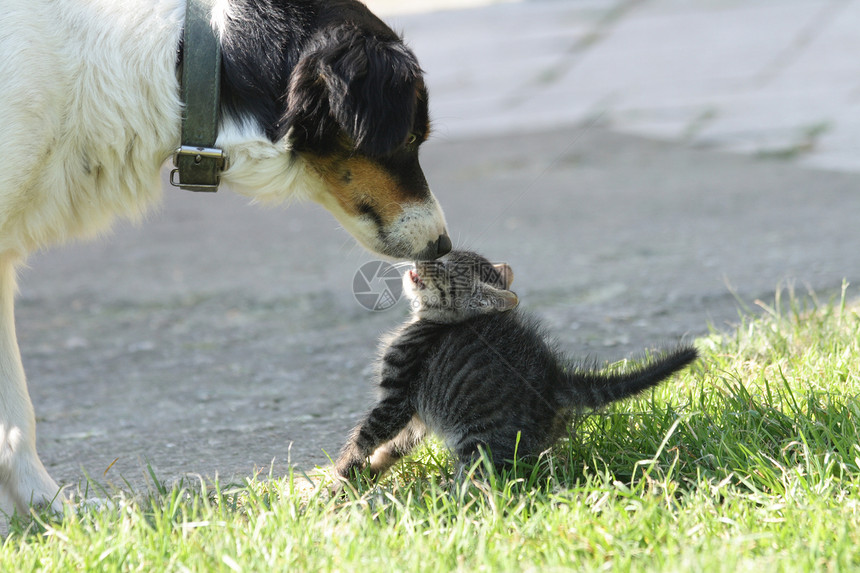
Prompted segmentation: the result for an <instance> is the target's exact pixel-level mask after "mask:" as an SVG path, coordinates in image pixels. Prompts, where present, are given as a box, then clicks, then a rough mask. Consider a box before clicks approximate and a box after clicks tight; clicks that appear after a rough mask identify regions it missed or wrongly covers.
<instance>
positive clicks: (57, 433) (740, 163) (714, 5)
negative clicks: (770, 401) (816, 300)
mask: <svg viewBox="0 0 860 573" xmlns="http://www.w3.org/2000/svg"><path fill="white" fill-rule="evenodd" d="M687 6H689V5H688V4H686V3H681V2H671V1H668V0H666V1H655V2H606V1H588V2H586V1H582V2H561V1H548V0H547V1H543V2H539V1H534V2H524V3H513V4H498V5H492V6H487V7H483V8H476V9H472V10H461V11H452V12H439V13H431V14H425V15H398V16H396V17H394V19H395V21H396V22H402V26H400V27H402V29H403V30H404V32H405V33H406V35H407V36H408V37H409V38H411V39H412V44H413V46H414V47H415V49H416V51H417V52H418V54H419V57H420V59H421V60H422V62H423V64H424V66H425V67H426V68H427V71H428V81H429V82H430V86H431V90H432V91H431V102H432V110H433V115H434V117H435V118H436V120H435V123H436V135H435V136H434V139H433V140H432V141H431V142H430V143H428V144H427V146H426V148H425V150H424V151H422V154H423V162H424V165H425V170H426V172H427V175H428V178H429V180H430V181H431V184H432V185H433V186H434V189H435V191H436V193H437V195H438V197H439V199H440V200H441V202H442V204H443V205H444V207H445V209H446V213H447V216H448V220H449V225H450V229H451V232H452V235H453V238H454V240H455V243H456V244H457V245H458V246H461V247H469V248H474V249H478V250H481V251H483V252H484V253H486V254H487V255H488V256H489V257H491V258H493V259H496V260H504V261H507V262H509V263H510V264H511V265H512V266H513V268H514V270H515V272H516V276H517V278H516V281H515V283H514V287H515V290H517V292H518V293H519V295H520V297H521V300H522V306H523V307H524V308H526V309H528V310H530V311H532V312H535V313H537V314H539V315H540V316H541V317H543V319H544V320H545V321H546V323H547V325H548V327H549V328H550V330H551V331H552V332H553V333H555V334H556V335H557V337H558V339H559V341H560V343H561V346H562V347H563V348H566V349H569V351H570V352H571V353H572V354H573V355H575V356H584V355H591V356H594V357H597V358H601V359H603V358H621V357H624V356H630V355H635V353H636V352H638V351H639V350H640V349H642V348H645V347H652V346H655V345H659V344H661V343H664V342H672V341H675V340H677V339H678V338H679V337H682V336H688V337H689V336H698V335H702V334H705V333H707V332H708V330H709V325H711V324H713V325H714V326H715V327H717V328H720V329H723V328H729V329H730V328H731V324H732V323H733V322H736V319H737V316H738V310H737V308H738V303H737V301H736V299H735V297H737V298H738V299H739V300H741V301H743V302H744V303H746V304H749V305H751V306H753V307H754V305H753V301H754V300H756V299H757V298H761V299H764V300H767V299H770V298H772V296H773V293H774V290H775V289H776V288H778V285H780V283H781V282H782V281H793V282H794V283H795V284H796V285H797V288H798V290H800V291H801V292H805V291H806V290H807V286H808V287H809V288H812V289H814V290H815V291H816V292H817V293H818V294H819V296H820V297H821V298H823V299H825V300H826V299H827V297H828V296H830V295H831V294H833V293H836V292H838V291H839V288H840V286H841V284H842V280H843V278H846V279H848V280H849V281H852V282H854V283H855V284H857V283H858V282H860V268H858V255H857V253H858V252H860V234H858V231H857V221H858V220H860V194H858V192H857V191H858V188H860V174H854V173H852V172H851V171H852V170H853V169H855V168H856V163H854V161H856V145H855V147H853V148H852V147H851V141H852V137H854V139H853V141H854V142H855V144H856V141H857V140H856V133H857V132H856V128H857V127H858V125H857V124H856V123H852V122H851V121H850V117H851V113H852V110H853V112H856V109H857V107H856V99H857V98H856V97H853V96H851V95H850V94H852V93H853V94H855V96H856V93H857V92H856V90H857V87H858V85H857V82H860V80H858V79H857V78H858V77H860V74H857V73H856V71H857V70H856V65H857V64H856V58H849V57H848V56H847V55H846V54H848V52H849V51H850V50H849V48H846V47H844V46H842V45H840V43H839V42H840V39H841V40H842V41H846V42H849V43H850V41H854V40H852V39H851V38H849V36H850V35H848V34H846V32H845V30H846V29H847V28H846V26H848V24H850V23H851V22H854V28H853V29H855V30H856V29H860V28H858V26H857V25H856V24H857V14H858V7H860V2H856V1H855V2H813V1H809V2H799V1H791V0H779V1H778V2H777V1H774V2H755V3H752V2H740V1H738V2H728V1H727V0H726V1H722V2H719V1H716V0H713V1H708V2H700V3H696V7H695V8H691V7H687ZM767 13H770V14H771V15H770V16H766V14H767ZM773 14H782V16H780V19H773V18H775V17H774V16H773ZM852 18H853V20H852ZM756 22H757V23H758V24H759V25H758V26H755V25H754V24H755V23H756ZM765 22H767V23H768V26H765V25H764V23H765ZM816 22H817V23H818V24H817V25H813V24H814V23H816ZM697 23H698V24H697ZM717 23H718V24H719V26H716V24H717ZM712 24H713V25H714V26H716V27H714V28H713V29H712V27H711V25H712ZM696 26H698V29H697V28H696ZM848 27H849V28H850V26H848ZM819 28H821V30H819ZM717 29H719V30H722V31H723V32H720V33H718V32H717V31H716V30H717ZM523 30H527V33H526V32H523ZM697 30H698V31H697ZM709 31H710V32H709ZM723 34H727V36H725V37H724V36H723ZM771 34H773V35H774V36H773V37H771V36H770V35H771ZM467 38H470V40H469V42H473V43H472V44H471V46H472V47H471V48H470V49H469V50H465V51H464V47H465V45H466V43H467ZM768 38H770V39H768ZM625 42H626V43H625ZM827 46H830V48H828V49H825V48H826V47H827ZM765 47H768V50H770V51H767V50H765ZM854 47H855V48H856V47H857V46H856V44H855V45H854ZM837 48H838V49H837ZM852 49H853V48H852ZM818 50H825V52H823V53H825V55H826V56H827V57H825V56H822V55H821V53H822V52H818ZM764 52H767V53H764ZM843 52H844V53H843ZM692 53H695V54H697V55H696V57H695V58H694V59H692V60H691V59H690V54H692ZM816 53H818V54H819V55H818V56H816V55H815V54H816ZM851 53H852V54H855V55H856V54H857V53H860V51H858V50H857V49H853V52H851ZM780 54H782V55H780ZM831 56H832V58H833V59H832V60H831V59H830V57H831ZM843 56H844V57H843ZM652 61H653V62H659V63H661V65H660V66H650V65H648V62H652ZM815 61H818V62H825V61H826V62H828V63H827V64H822V65H821V66H820V67H819V66H816V65H814V62H815ZM804 62H805V63H804ZM851 66H854V67H853V68H851ZM803 69H805V70H807V71H806V72H804V73H806V74H807V75H806V76H803V75H802V73H801V71H802V70H803ZM849 69H850V70H854V71H853V72H851V73H848V71H849ZM816 70H818V71H816ZM840 70H843V71H840ZM819 72H820V76H818V75H816V74H818V73H819ZM852 73H853V77H852V76H851V74H852ZM796 74H799V75H796ZM828 74H829V75H828ZM840 74H841V75H840ZM804 77H805V79H804ZM818 77H821V78H823V77H832V78H834V77H839V78H841V80H840V81H836V80H834V81H833V82H830V83H828V82H825V81H824V80H822V81H821V82H818V81H817V80H815V78H818ZM813 80H815V81H813ZM852 81H853V82H854V84H852V83H851V82H852ZM792 82H796V83H795V84H793V86H794V87H791V86H789V84H791V83H792ZM843 83H844V90H843V91H841V92H840V91H839V89H843V88H841V87H839V86H842V85H843ZM781 86H788V87H781ZM828 86H829V87H828ZM669 88H673V89H672V90H671V93H670V90H669ZM819 88H820V89H819ZM852 90H855V91H853V92H852ZM825 92H826V93H825ZM673 94H674V95H673ZM826 94H830V95H826ZM610 95H611V96H613V97H609V96H610ZM852 97H853V99H851V98H852ZM795 98H799V99H795ZM804 98H806V99H804ZM810 98H811V99H810ZM815 98H826V99H827V101H832V102H837V103H839V105H836V104H835V103H834V104H833V105H829V106H828V105H823V104H822V105H820V106H816V105H813V104H812V103H810V102H812V101H813V100H814V101H819V100H816V99H815ZM840 98H841V99H840ZM789 100H790V101H792V102H800V103H798V104H797V105H796V106H795V104H793V103H792V104H788V103H786V102H788V101H789ZM803 102H806V103H803ZM840 102H841V103H840ZM850 102H854V103H850ZM783 105H785V106H786V108H785V109H790V110H794V111H792V112H789V111H785V112H784V113H781V112H780V111H779V110H780V109H782V108H781V107H780V106H783ZM707 109H714V110H715V111H714V112H713V113H708V114H704V115H703V111H702V110H707ZM744 118H746V119H744ZM768 118H771V119H768ZM825 120H826V121H828V122H831V125H832V126H831V127H828V129H827V130H822V131H818V132H816V137H815V142H814V145H809V146H806V147H803V148H802V149H799V150H798V151H797V152H792V153H770V152H768V150H773V149H777V150H778V149H782V148H784V147H786V146H789V147H790V146H794V145H795V143H796V142H795V140H794V139H792V138H791V137H788V136H787V135H786V137H788V138H787V139H782V140H779V138H777V139H774V140H771V139H769V137H770V135H769V134H777V133H782V134H790V133H792V129H794V128H800V127H801V126H804V125H811V124H813V123H820V122H823V121H825ZM756 121H758V122H759V126H758V127H756ZM732 126H739V127H736V128H734V127H732ZM852 130H854V131H852ZM633 132H637V133H640V134H646V135H649V136H652V137H649V138H641V137H638V136H633V135H630V133H633ZM658 135H659V136H660V137H661V138H662V139H663V141H656V140H655V139H654V137H653V136H658ZM766 136H767V137H766ZM780 137H782V136H780ZM770 141H777V143H778V145H776V144H775V145H776V147H761V148H758V147H752V148H749V149H748V150H749V151H753V153H752V154H751V155H749V154H748V155H743V154H737V153H722V152H719V151H715V150H714V148H716V149H720V150H722V149H730V148H731V149H739V147H738V145H740V144H741V143H743V144H744V145H746V144H752V143H755V144H756V145H758V144H759V143H758V142H770ZM768 145H770V144H768ZM741 147H743V146H741ZM744 149H746V148H744ZM852 150H853V151H852ZM765 152H766V153H765ZM762 155H764V156H762ZM839 158H842V159H844V161H843V160H842V159H839ZM828 161H829V162H832V163H833V165H834V166H835V165H836V163H838V166H839V167H840V168H844V169H845V172H844V173H838V172H828V171H821V170H816V169H811V168H810V167H809V166H811V165H815V164H818V165H824V164H826V163H827V162H828ZM245 203H246V202H245V201H244V200H243V199H241V198H239V197H237V196H234V195H232V194H230V193H229V192H222V193H218V194H217V195H214V196H211V195H193V194H189V193H184V192H180V191H177V190H172V189H170V190H167V191H166V197H165V202H164V206H163V208H162V209H161V210H160V211H159V212H157V213H154V214H153V215H152V216H151V217H150V220H149V221H148V222H147V223H146V224H144V225H143V226H141V227H139V228H134V227H130V226H128V225H120V226H119V227H118V228H117V230H116V232H115V233H114V234H113V235H112V236H111V237H109V238H107V239H105V240H100V241H96V242H92V243H86V244H78V245H72V246H67V247H64V248H61V249H55V250H52V251H49V252H46V253H42V254H39V255H38V256H34V257H33V258H32V259H31V261H30V263H31V267H32V268H31V270H27V271H25V272H24V273H23V275H22V280H21V295H20V297H19V306H18V329H19V332H20V342H21V348H22V351H23V355H24V362H25V367H26V369H27V373H28V378H29V381H30V389H31V393H32V396H33V400H34V402H35V406H36V411H37V415H38V418H39V430H38V431H39V434H38V437H39V450H40V453H41V456H42V459H43V460H44V462H45V463H46V465H47V467H48V469H49V471H50V472H51V473H52V475H53V476H54V477H55V478H57V479H58V480H60V481H62V482H63V483H67V484H77V483H80V481H81V479H82V478H83V476H84V475H89V476H91V477H92V478H94V479H95V480H97V481H99V482H103V483H113V484H118V485H119V486H121V487H124V480H127V481H128V482H129V483H131V484H132V485H133V486H134V487H136V488H145V487H146V486H145V481H146V480H145V479H144V465H145V464H146V463H147V462H149V463H151V464H152V466H153V468H154V470H155V472H156V474H157V476H158V477H159V478H160V479H163V480H167V481H171V480H174V479H177V478H179V477H182V476H184V475H187V474H201V475H204V476H209V477H212V476H214V475H216V474H217V475H220V476H221V477H222V479H223V480H230V479H241V477H242V476H247V475H250V474H251V473H252V472H253V471H254V468H255V467H257V468H263V469H264V471H265V472H268V468H269V466H270V464H272V463H273V462H274V464H273V471H274V473H275V474H276V475H282V474H284V473H285V472H286V471H287V470H288V468H289V466H290V465H291V464H292V465H294V466H296V467H298V468H299V469H310V468H312V467H313V466H314V465H315V464H322V463H325V462H326V452H328V453H330V454H332V455H334V453H335V452H336V450H337V448H339V447H340V445H341V443H342V440H343V439H344V437H345V435H346V432H347V431H348V429H349V428H350V427H351V426H352V425H353V424H354V423H355V421H356V420H357V418H358V416H359V415H360V413H361V412H362V411H363V410H364V408H365V407H366V405H367V404H368V400H369V397H370V386H369V381H368V374H369V365H370V361H371V359H372V357H373V355H374V348H375V344H376V339H377V337H378V335H379V334H380V333H381V332H383V331H385V330H387V329H389V328H392V327H393V326H395V325H397V324H398V323H399V322H400V321H401V320H402V319H403V317H404V315H405V312H406V309H405V308H404V305H403V304H400V305H397V306H395V307H394V308H393V309H391V310H389V311H386V312H369V311H366V310H365V309H363V308H362V307H361V306H360V305H359V304H357V303H356V301H355V300H354V298H353V295H352V292H351V286H352V280H353V277H354V274H355V273H356V271H357V270H358V269H359V267H360V266H361V265H362V264H363V263H364V262H367V261H369V260H371V259H372V257H371V256H369V255H368V254H366V253H365V252H363V251H362V250H361V249H360V248H359V247H357V246H355V244H354V242H353V241H352V239H351V238H349V237H348V235H347V234H346V233H345V232H344V231H342V230H340V229H339V228H338V227H337V225H336V223H335V221H334V219H333V218H332V217H331V216H330V215H328V214H327V213H325V212H324V211H323V210H322V209H320V208H317V207H315V206H312V205H296V206H292V207H290V208H289V209H272V210H263V209H260V208H257V207H252V206H247V205H246V204H245ZM850 292H851V293H853V294H855V295H856V292H855V291H853V290H852V291H850ZM291 444H292V446H291ZM114 460H116V462H115V463H114ZM111 464H113V465H112V466H111ZM108 467H110V470H109V471H107V473H106V474H105V473H104V472H105V470H106V469H107V468H108Z"/></svg>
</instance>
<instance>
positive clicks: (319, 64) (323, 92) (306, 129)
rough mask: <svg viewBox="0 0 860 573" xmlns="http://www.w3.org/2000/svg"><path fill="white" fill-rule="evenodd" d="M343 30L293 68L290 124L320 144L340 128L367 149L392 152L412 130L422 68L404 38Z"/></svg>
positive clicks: (287, 121)
mask: <svg viewBox="0 0 860 573" xmlns="http://www.w3.org/2000/svg"><path fill="white" fill-rule="evenodd" d="M339 32H340V33H338V34H336V35H335V36H336V37H329V38H327V39H326V41H324V42H321V43H320V44H319V45H318V48H317V49H315V50H313V51H311V52H309V53H307V54H305V55H304V56H303V57H302V58H301V60H300V61H299V63H298V65H297V66H296V68H295V69H294V70H293V74H292V77H291V81H290V88H289V93H288V97H287V115H286V117H285V120H284V126H285V127H286V128H288V129H289V128H292V129H293V131H292V134H291V137H292V138H293V139H294V140H296V139H301V138H305V137H310V138H312V139H314V140H317V142H318V143H323V141H322V139H324V138H326V137H331V136H333V135H335V134H334V133H333V130H335V129H336V128H338V127H339V128H340V129H341V130H343V131H344V132H345V133H346V135H347V136H349V138H350V139H351V140H352V142H353V144H354V145H355V147H356V148H358V149H359V150H360V151H362V152H363V153H366V154H368V155H371V156H381V155H386V154H388V153H390V152H391V151H393V150H394V149H396V148H397V147H398V146H400V145H402V144H403V143H404V142H405V141H406V140H407V138H408V136H409V132H410V131H411V130H412V127H413V122H414V120H415V112H416V106H417V105H418V93H417V90H418V87H419V82H420V81H421V68H420V66H419V65H418V62H417V60H416V59H415V56H413V55H412V53H411V52H410V51H409V50H408V49H407V48H405V47H404V46H403V44H402V43H400V42H396V41H382V40H379V39H377V38H375V37H372V36H365V35H361V34H360V32H359V31H358V30H355V29H346V30H344V29H341V30H340V31H339Z"/></svg>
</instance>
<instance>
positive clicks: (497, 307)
mask: <svg viewBox="0 0 860 573" xmlns="http://www.w3.org/2000/svg"><path fill="white" fill-rule="evenodd" d="M484 293H485V297H484V303H485V305H484V308H485V310H486V312H491V311H496V312H505V311H508V310H513V309H515V308H516V307H517V305H518V304H520V299H519V298H517V295H516V294H515V293H513V292H511V291H509V290H504V289H500V288H495V287H491V286H488V285H487V286H484Z"/></svg>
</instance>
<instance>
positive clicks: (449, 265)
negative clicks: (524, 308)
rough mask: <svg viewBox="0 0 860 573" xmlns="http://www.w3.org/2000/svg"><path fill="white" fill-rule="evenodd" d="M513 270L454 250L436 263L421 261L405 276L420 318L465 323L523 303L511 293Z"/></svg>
mask: <svg viewBox="0 0 860 573" xmlns="http://www.w3.org/2000/svg"><path fill="white" fill-rule="evenodd" d="M513 280H514V272H513V271H512V270H511V267H509V266H508V265H506V264H504V263H502V264H493V263H491V262H490V261H488V260H487V259H485V258H484V257H482V256H481V255H478V254H476V253H472V252H469V251H451V252H450V253H449V254H448V255H446V256H444V257H442V258H441V259H438V260H435V261H418V262H416V263H415V269H413V270H410V271H407V272H406V274H405V275H404V276H403V286H404V290H405V291H406V294H407V296H408V297H409V299H410V302H411V305H412V312H413V314H414V315H415V316H417V317H418V318H426V319H430V320H434V321H438V322H461V321H463V320H466V319H468V318H472V317H474V316H478V315H482V314H492V313H497V312H505V311H507V310H511V309H512V308H515V307H516V306H517V304H518V303H519V300H518V299H517V295H516V294H514V293H513V292H511V291H510V290H509V289H510V286H511V283H512V282H513Z"/></svg>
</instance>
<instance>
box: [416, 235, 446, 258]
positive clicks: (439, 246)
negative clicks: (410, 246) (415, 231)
mask: <svg viewBox="0 0 860 573" xmlns="http://www.w3.org/2000/svg"><path fill="white" fill-rule="evenodd" d="M453 246H454V245H453V244H452V243H451V237H449V236H448V234H447V233H442V234H441V235H439V238H438V239H436V240H435V241H430V242H429V243H427V248H426V249H424V250H423V251H421V252H420V253H418V256H417V257H415V258H416V260H419V261H432V260H433V259H438V258H439V257H441V256H442V255H447V254H448V253H450V252H451V247H453Z"/></svg>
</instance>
